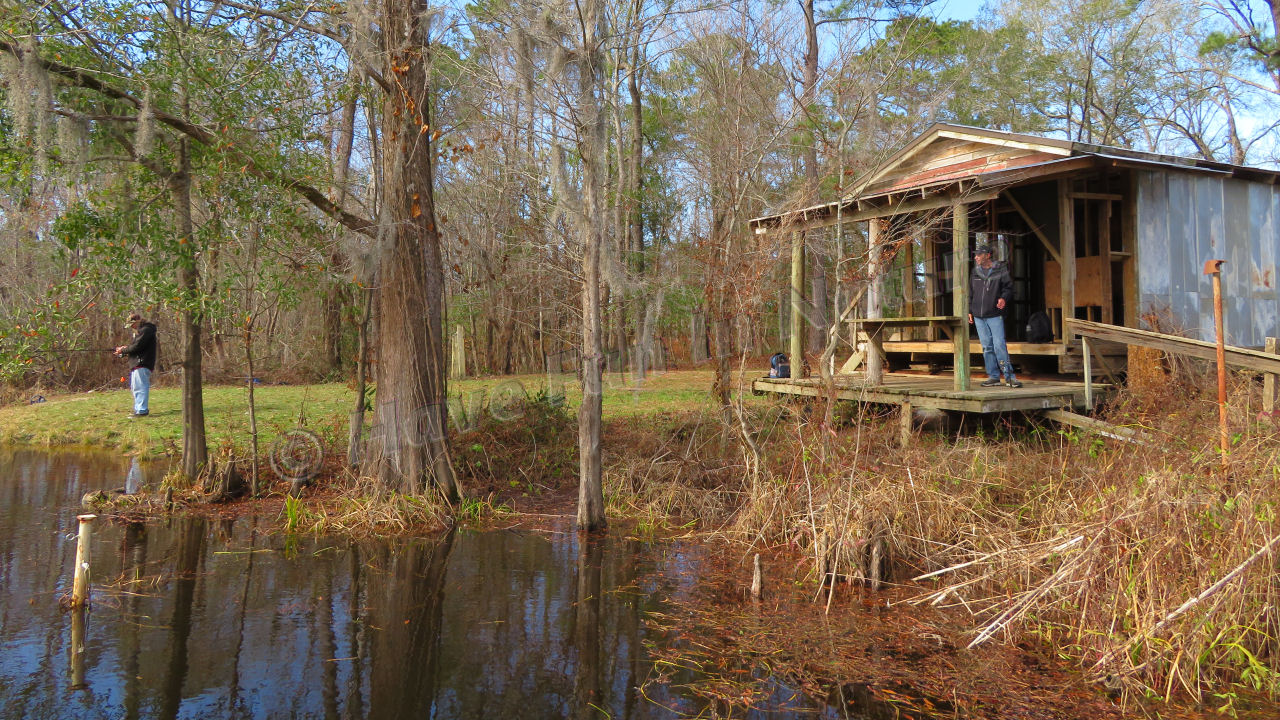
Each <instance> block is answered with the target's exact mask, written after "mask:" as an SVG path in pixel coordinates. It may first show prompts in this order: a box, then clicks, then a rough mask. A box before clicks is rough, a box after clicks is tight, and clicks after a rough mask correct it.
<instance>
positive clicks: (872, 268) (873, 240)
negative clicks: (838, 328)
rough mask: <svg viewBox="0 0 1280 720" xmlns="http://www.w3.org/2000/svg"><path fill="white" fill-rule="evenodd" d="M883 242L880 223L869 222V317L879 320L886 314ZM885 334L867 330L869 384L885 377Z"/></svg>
mask: <svg viewBox="0 0 1280 720" xmlns="http://www.w3.org/2000/svg"><path fill="white" fill-rule="evenodd" d="M881 246H882V242H881V239H880V221H879V220H870V221H868V222H867V265H868V268H867V271H868V273H869V274H870V276H871V282H870V283H869V284H868V286H867V317H868V318H871V319H873V320H874V319H877V318H879V317H880V316H881V315H883V314H884V313H883V312H882V311H881V308H880V297H881V292H882V289H883V282H884V273H883V272H882V270H883V268H882V267H881V265H882V264H883V263H882V262H881V259H882V257H881V256H882V250H883V248H882V247H881ZM883 341H884V332H883V329H882V328H879V327H876V328H869V329H868V330H867V382H869V383H871V384H872V385H879V384H880V380H881V379H882V378H883V377H884V346H883V345H882V344H881V343H882V342H883Z"/></svg>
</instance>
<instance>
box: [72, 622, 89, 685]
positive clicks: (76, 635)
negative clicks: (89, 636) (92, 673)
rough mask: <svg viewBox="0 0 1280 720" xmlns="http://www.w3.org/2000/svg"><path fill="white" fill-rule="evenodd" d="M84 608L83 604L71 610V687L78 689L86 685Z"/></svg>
mask: <svg viewBox="0 0 1280 720" xmlns="http://www.w3.org/2000/svg"><path fill="white" fill-rule="evenodd" d="M84 614H85V609H84V607H83V606H81V607H77V608H74V609H73V610H72V611H71V650H70V654H71V656H70V658H69V659H70V661H71V689H72V690H79V689H82V688H85V687H88V685H86V684H85V682H84V646H85V641H84V637H85V624H86V623H85V616H84Z"/></svg>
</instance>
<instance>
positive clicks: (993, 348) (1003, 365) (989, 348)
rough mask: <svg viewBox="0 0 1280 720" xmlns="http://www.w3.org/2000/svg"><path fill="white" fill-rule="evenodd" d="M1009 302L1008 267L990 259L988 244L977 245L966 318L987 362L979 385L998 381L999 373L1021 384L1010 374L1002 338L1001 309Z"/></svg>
mask: <svg viewBox="0 0 1280 720" xmlns="http://www.w3.org/2000/svg"><path fill="white" fill-rule="evenodd" d="M1011 302H1013V278H1012V277H1010V276H1009V267H1008V266H1007V265H1005V264H1004V263H998V262H993V261H992V259H991V246H989V245H979V246H977V247H976V248H974V249H973V272H971V273H970V274H969V322H971V323H973V324H974V326H975V327H977V329H978V340H979V341H980V342H981V343H982V359H983V361H985V363H986V366H987V379H986V380H984V381H983V382H982V387H995V386H996V385H999V384H1000V375H1001V374H1003V375H1004V381H1005V382H1006V383H1008V385H1009V387H1013V388H1020V387H1022V383H1020V382H1018V379H1017V378H1016V377H1014V376H1013V363H1012V362H1010V361H1009V348H1008V346H1006V345H1005V340H1004V310H1005V308H1006V307H1008V306H1009V303H1011Z"/></svg>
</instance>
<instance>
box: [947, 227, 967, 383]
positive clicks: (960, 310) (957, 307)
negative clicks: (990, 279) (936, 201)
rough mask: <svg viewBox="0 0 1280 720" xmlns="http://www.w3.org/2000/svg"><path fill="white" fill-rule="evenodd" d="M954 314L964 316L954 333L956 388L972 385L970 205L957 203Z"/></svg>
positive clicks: (953, 233) (953, 235)
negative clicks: (970, 355)
mask: <svg viewBox="0 0 1280 720" xmlns="http://www.w3.org/2000/svg"><path fill="white" fill-rule="evenodd" d="M951 253H952V256H953V261H952V265H951V268H952V282H951V300H952V306H953V308H954V310H953V312H952V314H953V315H955V316H957V317H959V318H961V320H962V322H961V323H960V326H959V327H958V328H956V331H955V333H954V334H953V335H952V340H953V341H954V342H955V349H954V351H953V352H952V357H953V361H952V362H953V367H955V383H954V387H955V389H956V390H960V391H963V390H968V389H969V322H968V319H969V317H968V316H969V206H968V205H967V204H965V203H961V204H959V205H956V206H955V208H953V209H952V214H951Z"/></svg>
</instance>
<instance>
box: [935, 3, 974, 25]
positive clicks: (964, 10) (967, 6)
mask: <svg viewBox="0 0 1280 720" xmlns="http://www.w3.org/2000/svg"><path fill="white" fill-rule="evenodd" d="M983 2H984V0H937V2H935V3H934V4H933V5H932V6H930V8H929V9H930V11H931V12H932V14H933V15H934V16H935V17H939V18H945V19H948V20H972V19H974V18H975V17H977V15H978V11H979V10H981V9H982V4H983Z"/></svg>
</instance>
